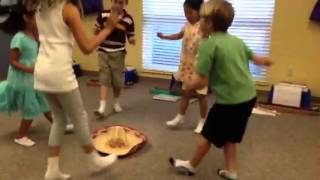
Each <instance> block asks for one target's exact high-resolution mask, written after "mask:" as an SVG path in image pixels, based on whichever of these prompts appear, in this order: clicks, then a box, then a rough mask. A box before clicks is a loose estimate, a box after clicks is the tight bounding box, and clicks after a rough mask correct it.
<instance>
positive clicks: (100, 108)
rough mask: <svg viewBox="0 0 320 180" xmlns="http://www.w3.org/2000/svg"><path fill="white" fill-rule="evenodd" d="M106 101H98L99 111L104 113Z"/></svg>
mask: <svg viewBox="0 0 320 180" xmlns="http://www.w3.org/2000/svg"><path fill="white" fill-rule="evenodd" d="M106 105H107V101H106V100H101V101H100V107H99V112H100V113H104V111H105V109H106Z"/></svg>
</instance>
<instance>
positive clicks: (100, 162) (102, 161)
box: [88, 151, 118, 171]
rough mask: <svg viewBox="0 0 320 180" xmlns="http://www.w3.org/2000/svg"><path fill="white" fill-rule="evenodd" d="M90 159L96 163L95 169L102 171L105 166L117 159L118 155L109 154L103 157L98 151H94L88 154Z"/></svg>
mask: <svg viewBox="0 0 320 180" xmlns="http://www.w3.org/2000/svg"><path fill="white" fill-rule="evenodd" d="M88 158H89V161H91V163H92V164H93V165H94V166H93V167H94V169H93V170H94V171H100V170H102V169H104V168H107V167H109V166H110V165H112V164H113V163H115V162H116V161H117V159H118V158H117V156H116V155H109V156H105V157H102V156H100V155H99V154H98V153H97V152H96V151H93V152H92V153H90V154H88Z"/></svg>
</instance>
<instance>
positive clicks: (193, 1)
mask: <svg viewBox="0 0 320 180" xmlns="http://www.w3.org/2000/svg"><path fill="white" fill-rule="evenodd" d="M202 3H203V0H185V1H184V3H183V5H184V6H185V5H187V6H189V7H190V8H191V9H194V10H196V11H200V8H201V5H202Z"/></svg>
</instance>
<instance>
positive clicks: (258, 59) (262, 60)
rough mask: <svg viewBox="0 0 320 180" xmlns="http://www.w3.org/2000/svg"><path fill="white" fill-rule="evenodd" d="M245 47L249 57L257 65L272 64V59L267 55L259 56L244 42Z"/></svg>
mask: <svg viewBox="0 0 320 180" xmlns="http://www.w3.org/2000/svg"><path fill="white" fill-rule="evenodd" d="M244 48H245V51H246V55H247V57H248V59H250V60H252V61H253V63H254V64H255V65H259V66H271V65H272V61H271V59H270V58H269V57H267V56H259V55H256V54H254V53H253V51H252V50H251V49H250V48H249V47H248V46H247V45H246V44H245V43H244Z"/></svg>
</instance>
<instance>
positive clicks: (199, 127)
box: [194, 119, 205, 134]
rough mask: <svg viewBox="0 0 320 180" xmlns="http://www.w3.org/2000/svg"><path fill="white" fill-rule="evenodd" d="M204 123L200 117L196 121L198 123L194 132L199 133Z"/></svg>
mask: <svg viewBox="0 0 320 180" xmlns="http://www.w3.org/2000/svg"><path fill="white" fill-rule="evenodd" d="M204 123H205V120H204V119H200V120H199V122H198V125H197V127H196V128H195V129H194V132H195V133H196V134H200V133H201V131H202V129H203V126H204Z"/></svg>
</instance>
